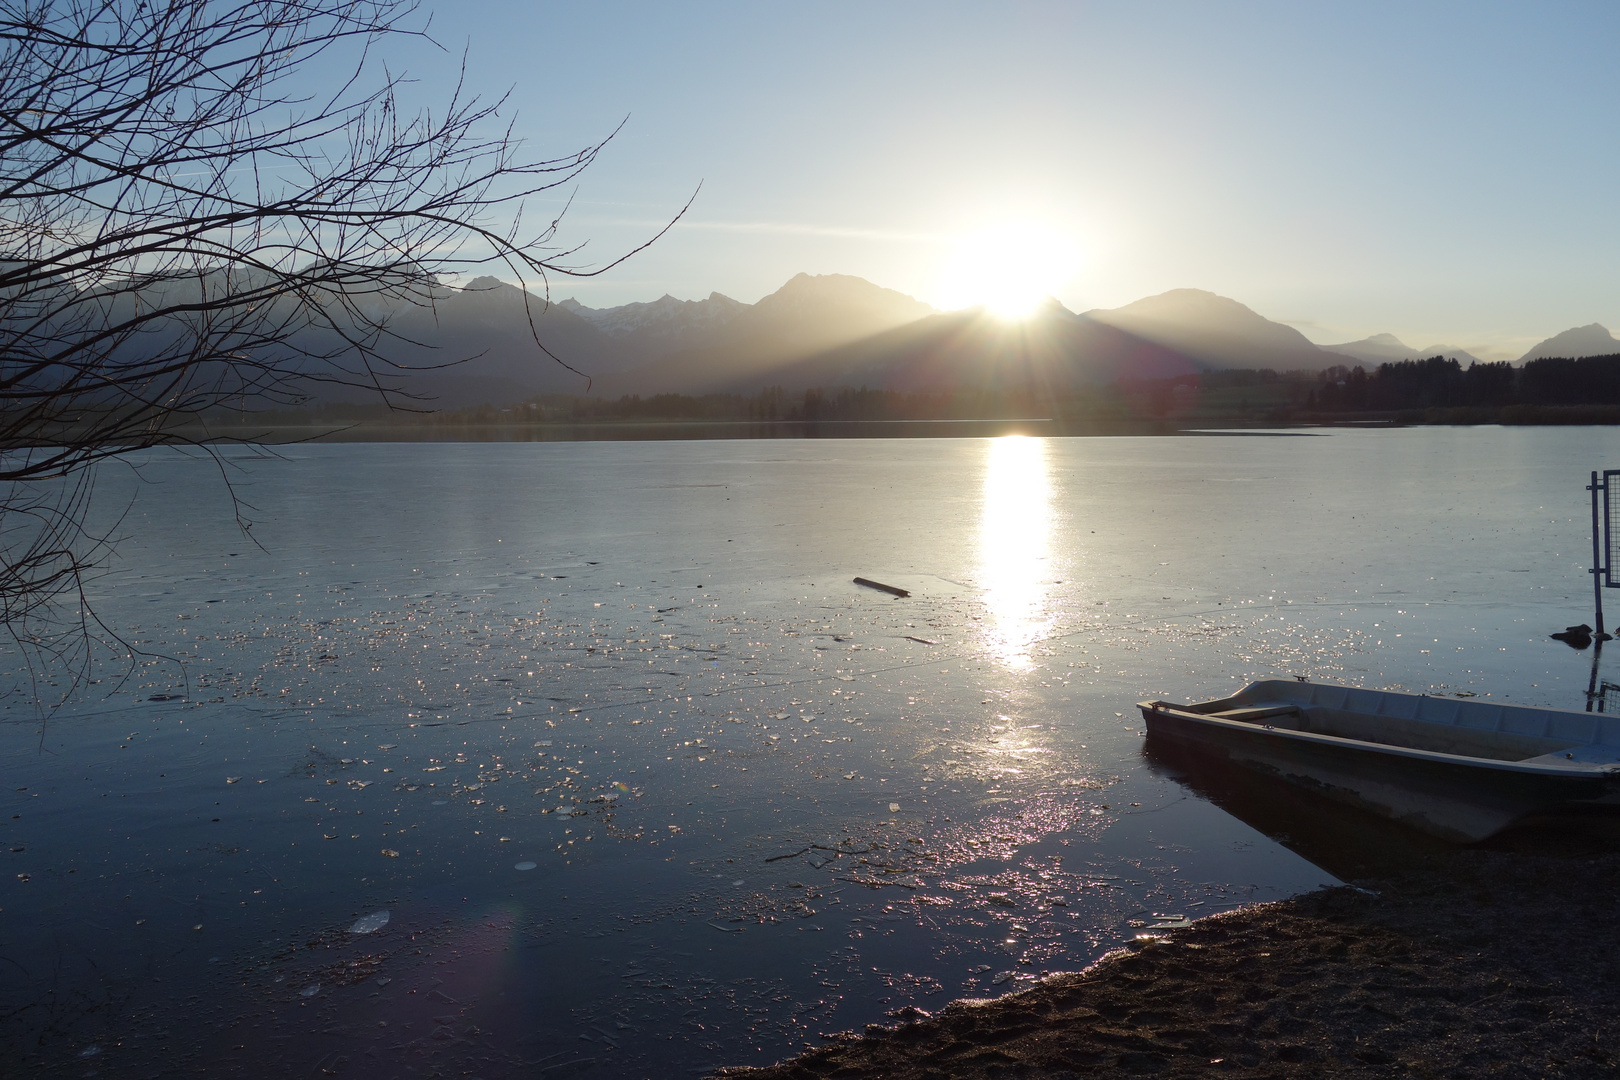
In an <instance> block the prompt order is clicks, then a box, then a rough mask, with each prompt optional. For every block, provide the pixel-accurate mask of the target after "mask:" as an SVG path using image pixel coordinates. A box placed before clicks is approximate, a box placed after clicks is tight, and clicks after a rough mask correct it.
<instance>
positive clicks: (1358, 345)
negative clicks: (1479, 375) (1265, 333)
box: [1322, 334, 1479, 367]
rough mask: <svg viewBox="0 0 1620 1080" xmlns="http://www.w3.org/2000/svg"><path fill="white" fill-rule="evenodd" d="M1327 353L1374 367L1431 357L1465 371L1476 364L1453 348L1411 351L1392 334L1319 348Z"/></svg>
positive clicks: (1437, 346) (1473, 358)
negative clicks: (1461, 366)
mask: <svg viewBox="0 0 1620 1080" xmlns="http://www.w3.org/2000/svg"><path fill="white" fill-rule="evenodd" d="M1322 348H1323V349H1326V350H1327V351H1328V352H1336V353H1340V354H1342V355H1344V356H1350V357H1354V358H1355V359H1356V360H1357V361H1359V362H1360V363H1361V364H1363V365H1365V366H1369V367H1370V366H1372V365H1375V364H1391V363H1395V362H1397V361H1400V360H1420V359H1426V358H1428V357H1431V356H1445V357H1449V358H1450V359H1452V360H1455V361H1457V362H1458V363H1459V364H1461V365H1463V366H1464V367H1467V366H1468V365H1469V364H1473V363H1478V362H1479V358H1478V357H1476V356H1474V355H1473V354H1472V353H1470V352H1468V351H1467V350H1464V349H1459V348H1457V347H1456V346H1455V345H1430V346H1429V347H1428V348H1426V349H1414V348H1412V347H1411V346H1410V345H1407V344H1406V343H1405V342H1403V341H1402V340H1401V339H1400V338H1398V337H1396V336H1395V335H1394V334H1374V335H1373V336H1372V337H1365V338H1362V339H1361V340H1360V341H1346V342H1344V343H1343V344H1342V345H1323V346H1322Z"/></svg>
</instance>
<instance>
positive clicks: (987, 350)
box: [735, 300, 1208, 394]
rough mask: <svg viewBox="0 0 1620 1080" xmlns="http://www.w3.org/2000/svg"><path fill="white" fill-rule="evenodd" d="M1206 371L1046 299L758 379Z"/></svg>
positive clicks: (884, 337)
mask: <svg viewBox="0 0 1620 1080" xmlns="http://www.w3.org/2000/svg"><path fill="white" fill-rule="evenodd" d="M1207 366H1208V365H1205V364H1202V363H1200V362H1198V361H1196V360H1192V359H1189V358H1188V357H1187V356H1185V355H1183V354H1181V353H1179V352H1177V351H1175V350H1174V349H1170V348H1167V347H1165V346H1163V345H1159V344H1157V343H1155V342H1151V341H1147V340H1145V339H1143V338H1139V337H1137V336H1136V335H1134V334H1131V333H1130V332H1128V331H1125V330H1121V329H1119V328H1118V327H1114V326H1109V325H1108V324H1106V323H1102V322H1098V321H1097V320H1095V319H1091V318H1087V317H1085V316H1082V315H1076V314H1074V313H1073V312H1071V311H1069V310H1068V309H1067V308H1065V307H1063V305H1062V304H1059V303H1058V302H1057V301H1056V300H1050V301H1048V302H1047V303H1046V305H1045V306H1043V307H1042V308H1041V309H1040V310H1039V311H1037V312H1036V314H1035V315H1033V316H1032V317H1030V318H1028V319H1026V320H1024V321H1023V322H1019V323H1006V322H1003V321H1002V320H1000V319H997V318H995V317H994V316H992V315H989V314H987V313H986V312H985V311H983V310H982V309H971V310H968V311H953V312H948V313H945V314H936V315H931V316H929V317H928V318H926V319H920V320H917V321H914V322H910V323H907V324H905V325H904V326H899V327H895V328H894V329H892V330H888V331H886V332H884V333H881V334H877V335H874V336H872V337H869V338H865V339H863V340H861V341H857V342H852V343H850V344H848V345H842V346H839V347H837V348H833V349H829V350H826V351H825V352H822V353H818V354H816V355H813V356H809V357H805V358H804V359H801V360H798V361H796V362H793V363H790V364H787V365H784V366H782V367H779V368H777V369H775V370H774V371H772V372H771V373H770V374H769V375H768V377H760V376H756V377H755V379H754V383H756V384H758V385H778V386H782V387H783V388H785V389H788V390H800V389H807V388H810V387H815V386H829V387H830V386H866V387H870V388H873V389H884V390H902V391H923V390H950V389H954V388H958V387H961V388H968V389H996V390H1003V391H1018V392H1026V393H1036V394H1041V393H1044V392H1047V391H1051V390H1063V389H1069V388H1072V387H1076V386H1081V385H1085V384H1088V383H1097V382H1111V381H1113V380H1115V379H1119V378H1159V377H1164V376H1173V375H1186V374H1191V373H1193V372H1197V371H1201V370H1204V369H1205V368H1206V367H1207ZM735 388H736V389H750V388H757V387H754V386H751V385H750V384H747V383H743V384H738V385H736V387H735Z"/></svg>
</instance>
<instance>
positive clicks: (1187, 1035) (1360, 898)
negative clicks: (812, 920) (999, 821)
mask: <svg viewBox="0 0 1620 1080" xmlns="http://www.w3.org/2000/svg"><path fill="white" fill-rule="evenodd" d="M1537 835H1538V834H1535V833H1528V834H1524V835H1523V836H1521V837H1519V839H1518V840H1517V847H1518V850H1511V848H1513V847H1514V842H1513V841H1509V842H1508V843H1507V844H1506V845H1505V846H1506V847H1508V848H1510V850H1480V849H1467V850H1460V851H1449V852H1444V853H1438V854H1434V853H1431V854H1430V855H1429V856H1428V857H1426V858H1425V859H1423V860H1422V863H1421V865H1419V866H1418V867H1416V868H1409V869H1406V870H1403V871H1399V872H1397V873H1394V874H1392V875H1390V876H1387V877H1383V878H1377V879H1372V878H1369V879H1363V880H1361V881H1359V882H1358V883H1357V885H1355V886H1344V887H1338V888H1332V889H1325V890H1322V891H1319V892H1315V893H1310V894H1307V895H1305V896H1300V897H1295V898H1293V899H1291V900H1285V901H1282V902H1279V903H1274V904H1266V905H1262V906H1258V907H1253V908H1246V909H1242V910H1239V911H1234V912H1228V913H1225V914H1222V915H1217V916H1212V917H1210V918H1207V919H1203V920H1200V921H1198V922H1195V923H1194V924H1193V925H1192V926H1191V927H1188V928H1187V929H1184V930H1177V931H1172V932H1169V933H1168V934H1167V935H1166V936H1165V937H1163V938H1161V939H1157V940H1150V941H1144V942H1138V943H1137V944H1136V945H1135V946H1133V947H1132V948H1131V949H1125V950H1120V951H1118V952H1115V953H1112V954H1110V955H1109V956H1107V957H1104V958H1103V959H1102V960H1100V961H1099V962H1098V963H1096V964H1094V965H1093V966H1092V967H1090V968H1088V969H1087V970H1085V971H1083V972H1077V973H1069V974H1061V975H1055V976H1052V977H1050V978H1047V979H1045V980H1043V981H1042V982H1041V983H1039V984H1037V985H1036V986H1034V987H1033V988H1031V989H1029V990H1025V991H1022V992H1020V993H1017V994H1011V995H1008V996H1006V997H1002V998H997V999H993V1000H988V1001H959V1002H955V1003H953V1004H951V1005H949V1006H947V1007H946V1008H944V1009H942V1010H941V1011H940V1012H939V1013H938V1014H937V1015H934V1016H931V1017H930V1016H927V1015H926V1014H922V1013H916V1014H914V1018H913V1019H909V1020H907V1021H906V1022H902V1023H899V1024H897V1025H896V1026H892V1027H889V1026H879V1025H872V1026H870V1027H868V1028H867V1030H866V1031H865V1032H864V1033H860V1034H854V1033H851V1034H846V1035H841V1036H837V1037H835V1038H834V1039H833V1040H832V1041H831V1042H829V1043H828V1044H827V1045H824V1046H821V1047H818V1048H816V1049H814V1050H810V1051H807V1052H806V1053H804V1054H801V1055H800V1056H798V1057H796V1058H793V1059H791V1060H789V1061H786V1062H782V1063H780V1064H777V1065H772V1066H767V1067H764V1068H736V1069H725V1070H722V1071H721V1072H720V1073H719V1074H718V1075H720V1076H724V1077H727V1078H731V1080H740V1078H747V1080H812V1078H817V1080H819V1078H823V1077H838V1078H845V1077H851V1078H853V1077H884V1078H894V1080H908V1078H917V1080H922V1078H929V1080H936V1078H937V1080H943V1078H947V1077H950V1078H980V1077H1063V1076H1090V1075H1155V1076H1168V1077H1184V1076H1200V1077H1204V1076H1212V1075H1221V1076H1237V1077H1292V1076H1300V1077H1304V1076H1323V1075H1332V1076H1344V1077H1406V1076H1416V1077H1470V1078H1472V1077H1538V1078H1541V1077H1571V1078H1574V1077H1581V1078H1584V1077H1600V1076H1601V1077H1612V1076H1614V1075H1616V1072H1617V1070H1620V1044H1617V1043H1616V1041H1615V1039H1616V1036H1617V1035H1620V913H1617V912H1616V901H1617V900H1620V855H1617V854H1615V852H1616V850H1617V848H1616V846H1615V845H1613V844H1612V843H1605V844H1604V845H1602V850H1588V851H1586V852H1580V853H1574V854H1572V853H1570V852H1567V851H1566V852H1564V853H1562V854H1559V855H1547V854H1534V853H1526V852H1525V850H1524V849H1525V848H1526V847H1529V848H1530V849H1531V850H1532V851H1537V850H1545V849H1546V847H1547V846H1550V844H1547V843H1544V842H1543V840H1545V837H1546V835H1548V834H1545V833H1543V834H1540V835H1541V836H1542V837H1543V840H1537V839H1536V836H1537ZM1553 835H1556V834H1553ZM1554 842H1556V841H1554ZM1498 846H1499V847H1501V846H1503V845H1498Z"/></svg>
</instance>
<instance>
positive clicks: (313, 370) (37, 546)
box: [0, 0, 695, 652]
mask: <svg viewBox="0 0 1620 1080" xmlns="http://www.w3.org/2000/svg"><path fill="white" fill-rule="evenodd" d="M417 15H418V12H417V8H416V4H415V2H414V0H330V2H325V3H321V4H315V3H309V2H303V0H223V2H214V0H0V618H4V620H5V625H6V627H7V629H8V631H9V632H10V634H11V635H12V638H13V640H14V641H16V642H17V643H19V644H23V645H25V646H28V647H32V648H36V649H44V650H45V651H46V652H50V651H51V650H52V649H55V648H57V647H58V645H57V644H48V643H50V642H59V638H57V637H55V636H53V635H52V634H51V633H49V632H44V631H41V630H40V622H39V620H40V619H41V618H44V616H45V614H46V613H47V612H48V611H49V610H51V605H52V604H53V603H54V602H55V601H56V600H58V599H60V598H63V597H65V596H68V595H76V596H77V597H78V600H79V602H78V605H77V610H78V612H79V614H78V616H76V617H77V618H79V619H80V620H83V619H85V618H90V617H91V616H88V615H87V614H86V612H87V611H88V607H87V605H86V604H85V603H84V600H83V589H84V583H85V576H86V574H87V573H88V572H89V571H90V570H91V568H93V567H94V566H95V565H96V563H97V560H98V558H100V557H101V556H102V555H103V554H104V553H105V551H106V545H107V544H108V543H110V542H111V539H112V537H111V536H110V535H108V534H101V535H91V534H90V533H89V532H87V529H86V525H85V522H86V520H87V519H86V516H85V515H86V512H87V509H88V506H89V498H90V493H91V491H92V490H93V484H92V483H91V481H90V471H91V470H92V469H93V468H94V467H95V466H96V464H97V463H98V462H101V461H105V460H107V459H108V458H112V457H117V456H120V455H126V454H128V453H130V452H131V451H134V450H140V449H144V448H149V447H153V446H158V445H165V444H174V443H183V442H186V441H188V440H187V438H186V437H185V436H183V435H182V434H181V433H180V432H179V431H178V430H177V428H178V422H179V421H181V420H183V419H187V418H191V417H194V416H197V415H198V414H202V413H205V412H206V411H207V410H209V409H211V408H217V407H220V406H223V405H226V404H228V403H233V402H234V403H238V404H241V403H248V402H251V403H253V404H255V405H256V406H260V407H274V406H286V405H291V404H297V403H298V402H300V401H303V400H305V399H306V398H307V397H308V395H309V394H310V393H311V392H312V391H313V390H315V389H317V388H319V387H322V386H326V387H331V386H340V387H350V388H356V387H357V388H363V389H365V390H369V391H371V392H374V393H376V394H379V395H381V396H382V397H383V398H384V400H387V401H389V402H390V403H400V404H403V403H408V402H410V401H411V400H412V399H413V395H412V394H411V392H410V390H409V388H408V386H407V385H406V384H405V383H404V382H403V379H402V377H403V376H404V375H405V374H407V373H408V372H409V371H410V370H414V369H416V368H420V367H422V366H442V365H439V364H434V365H422V364H419V363H418V364H416V365H415V367H414V368H413V367H411V366H408V365H406V364H404V363H402V362H400V361H399V360H398V359H397V358H398V357H399V356H400V355H419V353H420V348H417V349H415V350H414V351H413V350H410V349H408V348H407V347H409V346H418V347H419V346H420V345H421V343H420V342H413V341H410V340H408V339H407V338H405V337H402V336H401V335H400V334H398V333H397V332H396V331H395V330H394V329H393V327H392V326H391V320H392V318H393V316H394V315H395V314H397V313H398V312H400V311H401V310H408V309H410V308H415V307H429V308H431V307H432V306H433V305H435V304H436V303H437V302H438V301H440V300H441V299H442V298H443V297H445V296H446V295H448V289H447V286H446V285H445V284H444V282H445V281H446V280H447V279H451V278H453V277H455V276H457V275H460V274H462V273H464V272H466V271H468V270H470V269H472V268H475V267H489V266H492V265H493V266H495V267H499V268H501V269H502V270H504V272H505V276H508V277H510V278H514V279H516V280H517V281H518V283H519V284H520V285H521V286H522V287H523V288H524V289H525V295H527V289H528V288H529V287H530V285H531V284H532V285H534V286H536V287H537V288H538V291H539V295H540V301H541V303H542V304H544V303H548V302H549V296H550V291H549V290H550V280H551V278H552V277H553V276H554V275H564V276H569V277H582V276H593V275H595V274H598V273H601V272H603V271H604V270H606V269H609V268H611V267H612V266H615V265H617V264H618V263H619V262H622V261H623V259H624V258H628V257H629V255H632V254H634V253H635V252H636V251H639V250H641V249H642V248H643V247H645V246H646V245H641V246H640V247H637V248H635V249H634V250H632V251H631V252H628V253H626V254H625V255H623V256H621V257H620V258H618V259H614V260H612V261H610V262H609V263H608V264H607V265H605V266H600V267H592V266H589V265H585V264H582V263H578V262H576V261H575V260H576V259H577V257H578V255H579V253H580V247H578V246H575V247H572V248H562V247H558V246H556V240H557V237H558V233H559V231H560V226H561V223H562V217H561V215H559V216H557V217H554V218H552V219H551V220H550V221H548V222H547V223H546V224H544V225H543V226H542V227H540V228H539V229H538V230H536V231H534V232H533V233H532V234H524V233H523V232H521V228H522V221H523V209H524V206H525V204H526V202H527V201H529V200H532V199H533V198H534V197H536V196H540V195H542V194H545V193H550V192H554V191H557V190H558V189H561V188H566V187H569V186H571V185H573V184H574V182H575V181H576V180H577V179H578V178H579V177H580V175H581V174H582V173H583V172H584V171H585V170H586V169H587V168H589V167H590V166H591V165H592V163H594V162H595V161H596V159H597V157H598V155H599V154H600V153H601V152H602V150H603V148H604V147H605V146H606V145H607V142H608V140H610V139H612V137H613V135H614V134H617V130H616V131H615V132H613V133H610V134H609V135H608V137H607V139H604V140H603V141H601V142H598V143H595V144H593V145H590V146H587V147H584V148H583V149H580V150H577V151H574V152H572V153H568V154H564V155H561V156H557V157H549V158H537V159H531V158H528V157H525V156H524V155H523V148H522V146H521V144H520V142H519V141H518V140H517V139H516V138H515V136H514V134H513V127H512V120H511V119H510V118H509V117H507V118H504V119H503V116H502V113H503V110H505V109H506V107H507V106H508V104H509V102H508V100H507V98H505V97H501V98H497V99H494V100H483V99H480V98H478V97H477V96H475V95H471V94H469V92H468V90H467V87H466V85H465V60H463V72H462V77H461V79H459V80H458V81H457V83H456V84H455V85H454V87H453V88H451V89H450V91H449V92H448V94H447V95H446V100H445V101H444V104H443V107H442V109H441V110H440V111H439V112H437V113H434V112H431V111H422V112H419V113H413V114H409V115H407V114H405V113H404V112H403V111H402V109H401V106H400V95H401V90H402V88H404V87H405V85H406V82H405V80H404V78H403V77H402V76H400V75H396V74H395V73H393V72H392V71H390V70H388V69H387V68H386V67H381V66H380V65H378V64H376V63H375V62H374V61H373V53H374V52H375V51H377V50H378V47H379V46H380V45H382V44H383V43H385V42H386V41H387V40H388V39H391V38H395V37H416V38H422V37H425V34H426V27H425V23H424V25H421V26H418V25H414V22H413V20H416V19H417ZM345 63H346V64H347V66H346V67H342V66H340V65H343V64H345ZM316 64H320V65H322V71H323V78H322V79H320V80H315V81H316V82H318V84H319V85H321V86H325V87H327V88H328V89H327V90H325V91H324V92H317V91H316V90H313V89H311V88H310V86H309V85H308V84H309V83H310V81H311V80H308V79H307V78H305V79H301V78H300V75H301V73H307V72H309V71H310V70H311V69H312V67H313V66H314V65H316ZM331 66H338V69H339V70H341V71H345V72H346V73H347V75H346V77H342V78H332V77H330V76H329V75H326V74H325V72H327V70H328V68H329V67H331ZM621 127H622V125H621ZM694 197H695V195H694ZM687 205H688V206H690V205H691V204H690V201H689V202H688V204H687ZM565 212H566V209H565ZM684 213H685V208H683V209H682V211H681V214H684ZM680 216H681V215H679V214H678V215H676V218H675V219H674V220H679V218H680ZM673 224H674V221H671V225H673ZM667 231H668V227H667V226H666V228H665V229H664V230H662V231H660V232H659V234H658V236H662V235H663V233H664V232H667ZM658 236H654V237H653V238H652V240H649V241H648V243H651V242H653V240H656V239H658ZM529 314H530V324H529V325H530V330H531V334H532V335H533V336H534V339H535V345H536V355H537V358H538V357H539V356H542V355H543V356H547V357H550V358H551V359H552V360H554V361H556V362H557V363H562V364H564V366H565V367H566V366H568V365H567V364H566V363H564V361H563V360H562V359H561V358H559V357H557V356H555V355H553V354H552V353H551V352H550V350H548V349H546V348H545V346H544V345H543V344H542V343H541V342H540V340H539V337H538V334H534V333H533V331H534V318H533V315H534V313H533V312H532V311H531V312H530V313H529ZM457 359H459V358H455V357H448V358H445V361H444V362H445V363H453V362H456V360H457ZM81 628H82V626H81Z"/></svg>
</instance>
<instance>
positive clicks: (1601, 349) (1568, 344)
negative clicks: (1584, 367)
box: [1519, 323, 1620, 364]
mask: <svg viewBox="0 0 1620 1080" xmlns="http://www.w3.org/2000/svg"><path fill="white" fill-rule="evenodd" d="M1616 353H1620V341H1616V340H1615V338H1614V335H1613V334H1611V333H1609V331H1608V329H1607V328H1606V327H1604V326H1602V325H1600V324H1598V323H1592V324H1590V325H1588V326H1577V327H1575V328H1574V329H1573V330H1565V331H1564V332H1563V333H1562V334H1554V335H1553V336H1552V337H1550V338H1548V339H1547V340H1546V341H1543V342H1542V343H1541V344H1539V345H1537V346H1536V347H1535V348H1533V349H1531V350H1530V351H1529V352H1527V353H1525V354H1524V355H1523V356H1521V357H1519V363H1521V364H1522V363H1524V362H1525V361H1526V360H1540V359H1542V358H1544V357H1549V356H1563V357H1568V358H1570V359H1576V358H1579V357H1582V356H1612V355H1614V354H1616Z"/></svg>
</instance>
